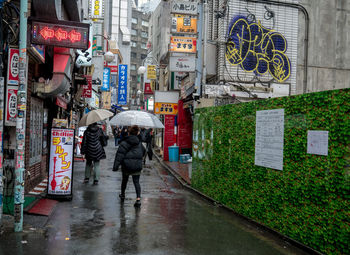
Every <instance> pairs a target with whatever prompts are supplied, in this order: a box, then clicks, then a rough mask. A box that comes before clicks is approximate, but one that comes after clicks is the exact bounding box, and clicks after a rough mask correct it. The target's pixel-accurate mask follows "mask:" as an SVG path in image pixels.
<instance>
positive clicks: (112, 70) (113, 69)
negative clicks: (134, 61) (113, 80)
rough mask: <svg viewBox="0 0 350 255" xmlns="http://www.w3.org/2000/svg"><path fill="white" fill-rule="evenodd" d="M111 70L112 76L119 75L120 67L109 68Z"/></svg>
mask: <svg viewBox="0 0 350 255" xmlns="http://www.w3.org/2000/svg"><path fill="white" fill-rule="evenodd" d="M108 67H109V68H110V69H111V74H118V66H108Z"/></svg>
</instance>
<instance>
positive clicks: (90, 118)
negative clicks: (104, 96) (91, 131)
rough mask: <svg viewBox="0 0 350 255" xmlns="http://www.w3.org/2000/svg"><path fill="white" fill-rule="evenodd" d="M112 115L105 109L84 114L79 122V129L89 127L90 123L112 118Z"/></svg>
mask: <svg viewBox="0 0 350 255" xmlns="http://www.w3.org/2000/svg"><path fill="white" fill-rule="evenodd" d="M112 116H113V113H112V112H110V111H108V110H105V109H97V110H92V111H90V112H88V114H85V115H84V116H83V117H82V118H81V120H80V121H79V127H85V126H89V125H90V124H92V123H95V122H98V121H101V120H105V119H107V118H109V117H112Z"/></svg>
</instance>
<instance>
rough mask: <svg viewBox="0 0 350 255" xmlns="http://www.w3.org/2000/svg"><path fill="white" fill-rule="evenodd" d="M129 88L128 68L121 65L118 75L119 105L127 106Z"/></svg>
mask: <svg viewBox="0 0 350 255" xmlns="http://www.w3.org/2000/svg"><path fill="white" fill-rule="evenodd" d="M127 88H128V66H127V65H119V73H118V104H119V105H127V104H128V102H127Z"/></svg>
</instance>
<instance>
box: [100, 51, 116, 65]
mask: <svg viewBox="0 0 350 255" xmlns="http://www.w3.org/2000/svg"><path fill="white" fill-rule="evenodd" d="M103 56H104V59H105V61H106V62H107V63H111V62H112V61H113V60H114V58H115V56H114V54H113V53H112V52H110V51H107V52H106V53H105V54H104V55H103Z"/></svg>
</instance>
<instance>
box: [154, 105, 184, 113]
mask: <svg viewBox="0 0 350 255" xmlns="http://www.w3.org/2000/svg"><path fill="white" fill-rule="evenodd" d="M177 111H178V107H177V104H171V103H155V104H154V113H155V114H165V115H167V114H170V115H176V114H177Z"/></svg>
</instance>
